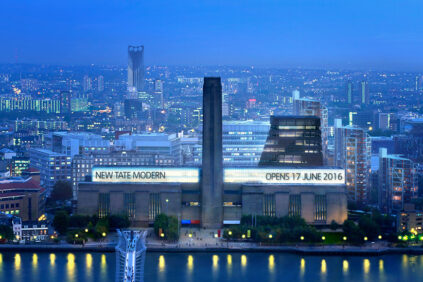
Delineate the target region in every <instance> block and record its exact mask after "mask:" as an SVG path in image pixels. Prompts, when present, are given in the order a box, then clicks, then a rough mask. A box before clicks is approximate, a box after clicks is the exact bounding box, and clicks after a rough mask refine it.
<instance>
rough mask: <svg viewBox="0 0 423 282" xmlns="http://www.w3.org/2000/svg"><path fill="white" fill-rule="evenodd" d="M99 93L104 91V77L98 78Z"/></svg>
mask: <svg viewBox="0 0 423 282" xmlns="http://www.w3.org/2000/svg"><path fill="white" fill-rule="evenodd" d="M97 91H98V92H103V91H104V76H102V75H99V76H98V77H97Z"/></svg>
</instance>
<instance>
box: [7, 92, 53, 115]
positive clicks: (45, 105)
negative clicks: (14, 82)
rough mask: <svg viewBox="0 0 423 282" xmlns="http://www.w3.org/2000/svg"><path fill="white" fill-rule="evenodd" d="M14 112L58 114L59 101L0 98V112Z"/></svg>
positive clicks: (27, 97) (25, 97) (26, 97)
mask: <svg viewBox="0 0 423 282" xmlns="http://www.w3.org/2000/svg"><path fill="white" fill-rule="evenodd" d="M14 111H28V112H44V113H47V114H60V100H55V99H33V98H31V97H30V96H23V97H18V98H8V97H0V112H14Z"/></svg>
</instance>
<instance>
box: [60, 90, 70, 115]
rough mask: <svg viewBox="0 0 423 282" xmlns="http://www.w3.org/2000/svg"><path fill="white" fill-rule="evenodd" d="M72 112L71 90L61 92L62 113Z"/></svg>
mask: <svg viewBox="0 0 423 282" xmlns="http://www.w3.org/2000/svg"><path fill="white" fill-rule="evenodd" d="M70 112H71V93H70V92H69V91H62V92H60V113H62V114H67V113H70Z"/></svg>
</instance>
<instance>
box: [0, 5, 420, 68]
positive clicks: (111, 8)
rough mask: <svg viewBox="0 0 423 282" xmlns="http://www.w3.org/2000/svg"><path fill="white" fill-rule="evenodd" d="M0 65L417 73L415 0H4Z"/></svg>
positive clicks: (0, 7)
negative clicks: (132, 51) (131, 55)
mask: <svg viewBox="0 0 423 282" xmlns="http://www.w3.org/2000/svg"><path fill="white" fill-rule="evenodd" d="M0 38H1V41H0V42H1V43H0V63H13V62H19V63H46V64H78V65H80V64H84V65H85V64H120V65H125V64H126V61H127V54H126V48H127V45H128V44H143V45H145V61H146V64H168V65H217V64H223V65H244V66H246V65H256V66H275V67H314V68H320V67H329V68H345V69H348V68H376V69H398V70H421V71H423V1H419V0H385V1H379V0H367V1H363V0H354V1H350V0H260V1H259V0H255V1H253V0H233V1H231V0H227V1H219V0H215V1H209V0H180V1H176V0H168V1H165V0H149V1H136V0H84V1H83V0H73V1H72V0H56V1H51V0H1V3H0Z"/></svg>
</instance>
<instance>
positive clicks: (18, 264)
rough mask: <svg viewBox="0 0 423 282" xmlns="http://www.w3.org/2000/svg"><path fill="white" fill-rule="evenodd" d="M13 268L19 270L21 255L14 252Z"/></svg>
mask: <svg viewBox="0 0 423 282" xmlns="http://www.w3.org/2000/svg"><path fill="white" fill-rule="evenodd" d="M15 270H18V271H19V270H21V255H20V254H16V255H15Z"/></svg>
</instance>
